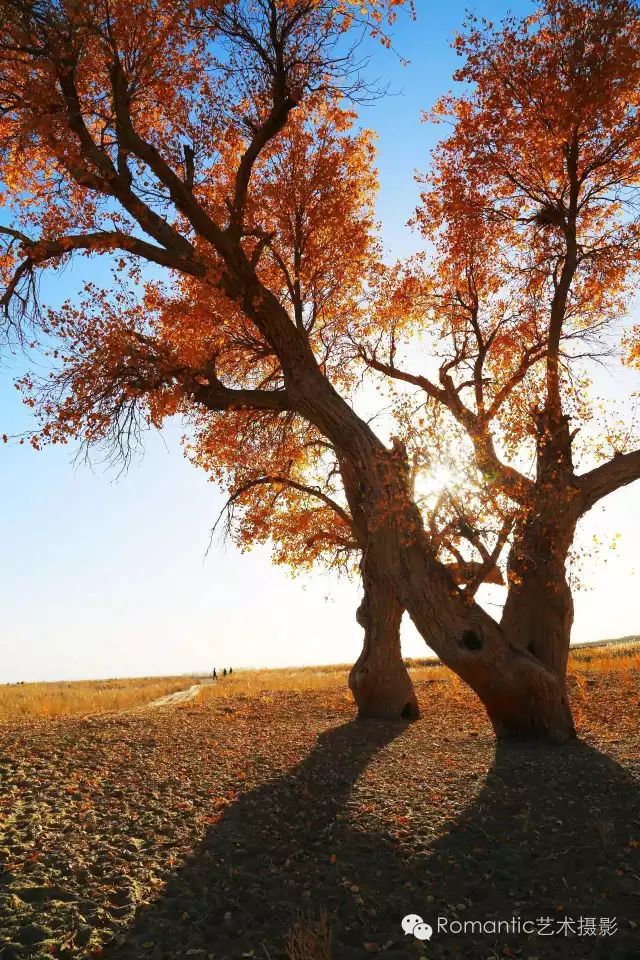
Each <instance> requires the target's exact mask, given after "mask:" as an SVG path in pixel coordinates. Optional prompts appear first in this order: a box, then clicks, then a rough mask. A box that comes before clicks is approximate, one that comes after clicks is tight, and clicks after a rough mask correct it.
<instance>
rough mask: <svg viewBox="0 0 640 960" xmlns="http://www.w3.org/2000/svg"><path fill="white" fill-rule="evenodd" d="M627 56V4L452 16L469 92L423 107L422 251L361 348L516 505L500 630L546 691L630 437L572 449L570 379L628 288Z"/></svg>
mask: <svg viewBox="0 0 640 960" xmlns="http://www.w3.org/2000/svg"><path fill="white" fill-rule="evenodd" d="M639 41H640V20H639V18H638V10H637V8H636V7H635V6H634V5H631V4H627V3H625V2H617V0H614V2H602V3H601V2H587V3H584V2H581V3H569V2H564V0H558V2H556V0H553V2H548V3H545V4H544V5H543V6H542V7H541V9H540V10H538V11H537V12H536V13H535V14H534V15H533V16H531V17H528V18H525V19H524V20H522V21H516V20H513V19H511V20H508V21H507V22H506V24H505V25H504V26H503V27H502V28H501V29H500V30H494V29H492V28H491V27H490V26H488V25H486V24H479V23H478V22H477V21H476V20H474V19H472V20H471V22H470V25H469V29H468V31H467V33H466V35H464V36H461V37H460V38H459V39H458V40H457V47H458V51H459V53H460V54H461V55H462V56H464V58H465V65H464V66H463V67H462V69H461V70H459V71H458V74H457V79H458V80H460V81H464V82H466V83H467V84H471V85H472V91H471V93H469V94H463V95H461V96H457V97H447V98H445V99H444V100H442V101H441V102H440V103H439V104H438V105H437V107H436V109H435V112H434V116H435V118H436V119H438V120H444V119H451V118H452V119H453V132H452V133H451V134H450V135H449V136H448V137H446V138H445V139H444V140H443V141H442V142H441V144H440V145H439V146H438V148H437V150H436V152H435V156H434V163H433V167H432V170H431V172H430V174H429V175H428V176H427V177H426V178H425V181H424V182H425V189H424V192H423V194H422V202H421V206H420V208H419V210H418V212H417V215H416V223H417V224H418V225H419V227H420V229H421V230H422V232H423V234H424V236H425V237H426V238H427V239H428V240H429V242H430V244H431V245H432V247H433V249H434V251H435V252H434V255H433V257H431V258H430V260H429V263H428V267H427V268H426V269H422V268H420V267H418V268H416V267H415V264H414V265H411V269H407V270H406V271H405V273H404V274H401V275H400V279H399V281H398V282H397V284H396V294H395V295H396V297H397V298H399V299H400V300H401V302H402V301H404V300H406V299H407V297H408V296H411V297H412V303H411V311H407V310H404V311H403V310H399V311H398V313H397V316H396V318H395V320H394V322H393V323H392V324H391V327H390V330H391V334H390V337H391V346H390V348H387V347H386V345H384V344H380V342H376V343H375V344H374V345H367V344H361V347H360V352H361V355H362V356H363V357H364V359H365V360H366V362H367V363H368V364H369V365H370V366H371V367H372V368H373V369H375V370H376V371H378V372H381V373H383V374H384V375H386V376H389V377H391V378H393V379H394V380H396V381H400V382H403V383H405V384H409V385H411V386H412V387H415V388H417V390H418V391H419V392H421V393H422V395H423V396H424V398H425V401H426V402H427V403H429V404H432V405H436V406H438V407H440V408H441V409H443V410H445V411H446V412H447V413H448V414H449V415H450V417H451V418H452V419H453V420H454V421H455V422H456V423H457V424H458V425H459V427H460V428H461V429H462V430H463V431H464V432H465V433H466V434H467V436H468V439H469V443H470V447H471V450H470V453H471V455H473V456H474V457H475V461H476V463H477V465H478V468H479V469H480V470H481V471H482V472H483V473H484V476H485V482H486V485H487V487H488V489H492V490H496V491H499V492H500V493H501V494H502V495H503V496H506V497H508V498H510V499H511V501H512V502H513V503H514V505H515V506H516V507H517V511H518V513H517V522H516V525H515V529H514V535H513V540H512V543H511V547H510V552H509V558H508V593H507V598H506V603H505V606H504V611H503V615H502V620H501V626H502V629H503V631H504V633H505V635H506V636H507V637H508V638H509V641H510V642H511V643H512V644H513V645H514V646H515V647H516V648H517V649H520V650H527V651H529V652H531V653H533V654H534V655H535V657H536V658H537V659H538V660H539V661H541V662H542V663H544V665H545V666H546V668H547V669H548V670H549V671H551V672H553V673H554V674H555V675H556V676H557V677H558V679H559V683H560V684H561V685H562V686H563V687H564V682H565V673H566V666H567V658H568V653H569V641H570V631H571V626H572V622H573V602H572V597H571V590H570V586H569V583H568V581H567V574H566V561H567V556H568V553H569V550H570V548H571V545H572V542H573V539H574V535H575V530H576V526H577V524H578V522H579V520H580V519H581V518H582V517H583V516H584V515H585V514H586V513H587V512H588V511H589V510H590V509H591V508H592V507H593V506H594V505H595V504H596V503H598V502H600V501H601V500H602V498H603V497H605V496H606V495H607V494H609V493H611V492H613V491H615V490H617V489H619V488H620V487H622V486H624V485H626V484H629V483H631V482H632V481H634V480H636V479H638V477H640V449H637V448H636V449H634V448H633V444H634V441H635V443H636V444H637V443H638V438H637V435H635V431H634V430H633V424H631V425H630V424H628V423H627V425H626V426H625V429H624V430H622V431H620V430H618V431H616V430H611V429H610V428H609V429H607V430H603V431H602V433H603V434H605V436H602V435H597V434H596V435H595V436H594V432H593V431H591V433H590V431H589V427H590V423H591V422H592V420H593V419H594V418H595V417H596V416H597V410H596V409H595V406H596V401H595V399H592V398H591V396H590V394H589V379H588V378H589V366H588V364H589V362H590V361H593V360H606V359H607V358H608V357H609V356H611V355H612V354H613V355H614V356H617V359H618V362H619V361H620V359H621V352H620V350H619V349H618V350H617V351H616V350H615V348H614V347H612V338H613V337H614V336H615V334H616V325H619V324H620V322H621V320H623V319H624V317H625V313H626V311H627V310H628V307H629V303H630V299H631V296H632V294H633V291H634V283H635V281H636V279H637V268H638V257H639V253H640V247H639V240H640V220H639V218H638V215H637V192H638V186H639V183H640V178H639V175H640V128H639V127H638V117H637V102H638V101H637V91H638V88H639V82H640V42H639ZM389 300H390V294H389V291H386V292H385V302H386V303H388V302H389ZM416 327H418V328H420V329H421V330H423V331H426V332H428V333H429V334H430V335H431V338H432V339H431V344H432V353H433V354H436V355H437V354H439V355H440V357H441V358H442V359H441V363H440V366H439V372H438V375H437V377H436V378H433V377H429V376H423V375H419V374H418V373H416V372H415V371H414V370H411V369H410V368H409V367H408V365H405V364H404V363H403V362H402V360H398V351H399V350H400V349H401V348H400V344H399V339H400V338H402V337H405V338H406V337H410V336H411V335H412V333H413V332H414V331H415V329H416ZM630 426H631V429H629V427H630ZM607 448H608V449H607ZM578 464H582V466H583V470H584V466H585V465H586V466H587V467H588V468H589V467H590V469H586V470H584V472H582V473H579V472H578V468H577V465H578ZM529 465H531V467H530V468H529ZM563 696H565V694H563Z"/></svg>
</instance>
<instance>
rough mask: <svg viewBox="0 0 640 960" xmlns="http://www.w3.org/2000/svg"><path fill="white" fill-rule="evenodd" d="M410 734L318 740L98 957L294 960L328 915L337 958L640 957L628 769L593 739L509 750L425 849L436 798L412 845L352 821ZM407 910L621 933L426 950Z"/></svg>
mask: <svg viewBox="0 0 640 960" xmlns="http://www.w3.org/2000/svg"><path fill="white" fill-rule="evenodd" d="M423 722H428V721H423ZM405 730H406V727H405V726H404V725H402V724H389V723H375V722H371V723H362V722H352V723H347V724H344V725H343V726H340V727H337V728H332V729H330V730H328V731H327V732H326V733H324V734H322V735H321V736H320V737H319V738H318V742H317V744H316V746H315V747H314V749H313V750H312V751H311V753H310V754H309V755H308V757H306V758H305V760H304V761H303V762H302V763H300V764H299V766H297V767H296V768H294V769H293V770H292V771H290V772H289V773H287V774H286V775H285V776H282V777H280V778H278V779H276V780H272V781H270V782H268V783H266V784H264V785H262V786H259V787H257V788H256V789H254V790H250V791H248V792H247V793H245V794H244V795H242V796H241V797H239V798H238V799H237V800H236V801H235V802H234V803H233V804H232V805H230V806H229V807H228V808H227V809H226V810H225V812H224V815H223V817H222V818H221V820H220V821H219V822H218V823H216V824H214V825H212V826H211V828H210V829H209V832H208V834H207V836H206V837H205V839H204V841H203V842H202V843H201V844H200V846H199V847H198V849H197V850H196V851H194V853H193V854H192V856H191V857H190V859H189V860H188V861H187V863H186V864H185V865H184V866H183V867H182V868H181V869H180V870H179V871H178V872H177V873H176V874H175V875H174V876H173V877H172V878H171V879H170V881H169V882H168V884H167V886H166V888H165V890H164V891H163V893H162V895H161V897H160V898H159V899H158V900H157V901H156V902H155V903H154V904H152V905H150V906H148V907H145V908H143V909H142V910H141V912H140V913H139V914H138V916H137V918H136V920H135V922H134V924H133V925H132V927H131V928H130V929H129V931H128V934H127V940H126V942H125V943H124V944H120V945H119V946H112V947H111V948H109V949H108V950H106V951H105V954H104V956H105V957H108V958H109V960H116V958H117V960H131V958H136V960H140V958H150V960H160V958H162V960H168V958H172V957H178V956H192V957H197V956H201V957H205V958H207V957H210V956H213V957H215V960H231V958H233V960H235V958H240V957H242V956H253V957H256V958H265V960H267V958H271V960H276V958H280V957H284V956H286V952H285V949H284V941H285V938H286V933H287V931H289V930H290V929H291V927H292V926H293V924H294V923H295V922H296V919H297V918H299V917H300V916H301V915H307V916H311V917H318V916H319V915H320V914H321V913H323V912H326V914H327V915H328V917H329V919H330V920H331V923H332V930H333V940H332V953H331V956H332V958H333V960H355V958H359V957H367V956H370V955H372V953H373V954H375V953H376V952H377V951H378V949H380V956H381V957H386V958H388V960H389V958H394V960H398V958H401V957H405V958H407V957H414V956H420V955H421V954H422V953H423V952H426V954H427V955H428V956H429V957H438V958H445V957H464V958H470V960H476V958H478V960H484V958H490V957H505V956H506V957H523V958H534V957H539V958H540V960H542V958H544V960H547V958H555V957H558V958H559V957H563V958H570V960H573V958H575V960H583V958H589V960H591V958H598V957H605V956H606V957H608V958H617V960H623V958H628V960H631V958H637V957H638V956H640V947H638V945H637V944H636V943H635V941H636V940H637V939H639V937H638V936H637V935H638V931H634V929H633V928H632V927H630V921H636V920H638V919H639V918H638V913H639V910H638V907H639V905H640V898H639V894H640V863H639V862H638V861H639V850H638V848H637V847H635V846H633V845H630V841H631V840H632V838H635V839H637V838H638V837H640V824H639V823H638V817H639V815H640V804H639V803H638V799H639V790H638V783H637V782H636V781H635V780H634V779H633V778H632V777H631V776H630V774H629V773H628V772H626V771H625V770H624V769H623V768H622V767H621V766H620V765H619V764H617V763H616V762H614V761H613V760H611V759H610V758H608V757H606V756H605V755H603V754H601V753H599V752H598V751H596V750H594V749H593V748H591V747H589V746H587V745H585V744H584V743H578V742H576V743H573V744H569V745H567V746H565V747H558V748H554V749H551V750H549V749H543V748H539V747H530V746H509V745H499V746H498V747H497V750H496V755H495V761H494V764H493V766H492V768H491V769H490V771H489V772H488V775H487V777H486V780H485V781H484V783H483V784H482V786H481V787H480V788H479V791H478V792H477V794H476V795H475V796H474V797H470V802H469V805H468V806H467V807H466V809H465V810H464V812H463V813H462V814H461V815H460V816H459V817H458V818H457V819H456V820H454V821H452V822H451V823H450V824H449V825H448V829H447V832H446V835H444V836H442V837H441V838H439V839H436V840H435V841H431V840H430V839H429V835H428V823H429V804H431V812H433V801H432V800H431V801H428V800H425V799H423V797H421V796H418V797H417V799H416V810H415V817H414V821H413V822H414V825H416V826H415V832H414V836H413V837H411V838H410V839H409V842H407V843H403V842H402V841H401V840H399V839H398V838H397V837H396V836H394V835H393V834H392V833H391V832H389V833H388V832H386V831H385V830H383V829H381V830H380V831H379V832H372V831H371V830H366V829H362V828H358V827H357V825H356V823H355V821H354V820H353V818H352V817H350V815H349V814H348V813H347V814H346V815H344V816H343V813H344V810H345V806H346V805H348V801H349V797H350V794H351V791H352V788H353V786H354V784H355V782H356V780H357V779H358V777H360V775H361V774H363V772H364V771H365V769H366V767H367V766H368V764H369V763H370V762H371V761H372V760H373V759H374V757H375V756H376V754H378V753H379V751H381V750H383V749H384V748H385V747H387V746H389V745H391V744H392V741H393V740H395V738H396V737H398V736H399V735H400V734H403V733H404V732H405ZM405 736H407V737H411V736H412V733H411V731H407V732H406V734H405ZM434 749H435V750H438V746H437V745H435V746H434ZM391 793H393V790H391ZM421 824H422V825H425V827H426V829H423V828H422V827H421V826H420V825H421ZM334 853H335V854H336V856H332V854H334ZM408 913H417V914H421V915H422V916H423V917H424V919H425V920H426V921H427V922H429V923H431V924H432V925H433V926H434V928H436V927H437V920H436V918H437V917H438V916H441V917H447V918H448V920H449V921H451V920H455V919H459V920H461V921H462V920H490V919H500V920H510V919H511V917H512V916H514V915H516V914H518V913H520V914H521V916H522V918H523V919H526V920H537V918H552V919H553V921H554V923H553V929H554V930H556V927H557V922H558V921H559V920H562V918H564V917H565V916H568V917H572V918H573V919H575V920H577V919H578V918H579V917H583V918H594V919H596V921H597V925H598V926H599V923H600V918H614V917H615V918H617V922H618V932H617V933H615V934H613V935H612V936H603V935H599V934H596V935H595V936H591V935H585V936H580V937H577V936H572V935H568V936H565V935H563V934H562V933H558V932H557V930H556V932H555V933H554V935H539V934H533V935H527V934H523V933H515V934H508V935H507V934H504V933H498V934H492V933H483V934H477V933H467V934H458V935H453V934H448V935H443V934H442V933H440V934H438V932H437V930H436V931H435V932H434V937H433V939H432V941H431V943H430V944H429V945H428V947H426V951H425V944H423V943H421V942H419V941H418V940H416V939H415V938H413V937H412V936H407V937H403V936H402V932H401V929H400V920H401V918H402V917H403V916H404V915H405V914H408ZM365 945H366V946H365ZM383 946H384V949H382V947H383ZM304 960H312V958H311V956H309V958H306V957H305V958H304Z"/></svg>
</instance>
